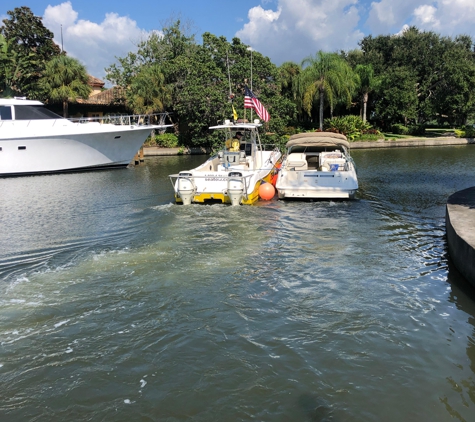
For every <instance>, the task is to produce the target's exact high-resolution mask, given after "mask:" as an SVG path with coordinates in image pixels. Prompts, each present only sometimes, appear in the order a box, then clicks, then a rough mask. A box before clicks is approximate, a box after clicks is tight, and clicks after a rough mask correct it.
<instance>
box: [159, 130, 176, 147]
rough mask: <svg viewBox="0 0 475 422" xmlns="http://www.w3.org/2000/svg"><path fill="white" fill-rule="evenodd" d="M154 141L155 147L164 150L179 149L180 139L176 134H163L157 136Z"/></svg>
mask: <svg viewBox="0 0 475 422" xmlns="http://www.w3.org/2000/svg"><path fill="white" fill-rule="evenodd" d="M153 141H154V143H155V145H157V146H159V147H162V148H176V147H178V137H177V136H176V135H175V134H174V133H162V134H160V135H155V138H154V139H153Z"/></svg>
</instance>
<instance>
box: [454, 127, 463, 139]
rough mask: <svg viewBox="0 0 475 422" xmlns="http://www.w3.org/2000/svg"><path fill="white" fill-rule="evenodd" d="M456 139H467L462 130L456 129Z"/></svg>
mask: <svg viewBox="0 0 475 422" xmlns="http://www.w3.org/2000/svg"><path fill="white" fill-rule="evenodd" d="M454 133H455V137H456V138H465V131H464V130H462V129H454Z"/></svg>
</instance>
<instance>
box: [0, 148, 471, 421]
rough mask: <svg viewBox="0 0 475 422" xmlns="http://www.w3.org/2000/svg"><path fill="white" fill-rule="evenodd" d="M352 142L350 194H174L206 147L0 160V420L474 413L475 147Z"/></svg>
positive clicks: (413, 417)
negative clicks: (215, 199)
mask: <svg viewBox="0 0 475 422" xmlns="http://www.w3.org/2000/svg"><path fill="white" fill-rule="evenodd" d="M352 155H353V157H354V159H355V162H356V164H357V166H358V170H359V172H358V177H359V181H360V191H359V194H358V198H357V199H356V200H355V201H351V202H333V201H321V202H282V201H277V200H275V201H271V202H260V203H259V204H258V205H257V206H250V207H227V206H223V205H211V206H203V205H192V206H188V207H184V206H177V205H175V204H173V190H172V187H171V183H170V182H169V180H168V177H167V175H168V174H171V173H176V172H178V171H179V170H182V169H186V168H190V167H194V166H196V165H197V164H199V163H201V162H202V161H203V160H204V157H203V156H201V157H199V156H198V157H197V156H194V157H157V158H149V159H146V162H145V164H144V165H142V166H139V167H136V168H134V169H129V170H118V171H104V172H97V173H83V174H69V175H54V176H37V177H23V178H12V179H1V180H0V195H1V201H0V227H1V237H0V397H1V400H0V420H1V421H2V422H10V421H48V422H55V421H61V422H63V421H86V420H87V421H124V422H125V421H160V422H162V421H185V420H187V421H188V420H192V421H206V422H208V421H251V420H254V421H390V422H391V421H395V422H396V421H418V422H420V421H431V422H434V421H435V422H438V421H454V420H457V421H471V420H472V421H473V420H474V418H475V294H474V289H471V288H470V287H469V286H467V285H466V284H465V283H464V281H463V280H462V279H461V278H460V276H459V275H458V273H457V272H456V270H455V269H453V268H452V266H451V264H450V262H449V261H448V258H447V252H446V241H445V221H444V217H445V204H446V200H447V197H448V196H449V195H450V194H452V193H453V192H455V191H457V190H461V189H464V188H468V187H470V186H475V171H474V164H475V147H473V146H464V147H443V148H426V149H397V150H357V151H354V152H353V154H352Z"/></svg>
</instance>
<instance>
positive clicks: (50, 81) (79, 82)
mask: <svg viewBox="0 0 475 422" xmlns="http://www.w3.org/2000/svg"><path fill="white" fill-rule="evenodd" d="M88 78H89V77H88V74H87V71H86V68H85V67H84V66H83V65H82V64H81V63H80V62H79V61H78V60H76V59H74V58H72V57H68V56H65V55H60V56H56V57H54V58H52V59H51V60H50V61H49V62H48V63H46V67H45V70H44V72H43V76H42V77H41V79H40V80H39V86H40V88H41V89H42V90H43V91H44V95H45V96H46V97H47V98H49V99H50V100H51V101H53V102H62V103H63V116H64V117H68V103H69V102H74V101H76V100H77V99H78V98H87V97H89V94H90V93H91V90H92V89H91V87H90V86H89V85H88Z"/></svg>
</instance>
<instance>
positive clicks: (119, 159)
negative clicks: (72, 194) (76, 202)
mask: <svg viewBox="0 0 475 422" xmlns="http://www.w3.org/2000/svg"><path fill="white" fill-rule="evenodd" d="M81 126H82V128H81ZM84 126H87V125H79V128H78V129H82V133H81V132H79V130H77V131H74V130H73V131H70V132H69V133H68V131H66V130H62V131H58V133H50V134H49V135H47V136H36V134H32V135H33V136H31V135H30V136H28V135H27V134H26V133H25V131H24V130H23V131H22V130H19V131H18V135H17V136H14V137H10V138H5V137H1V136H0V148H1V151H0V176H19V175H27V174H41V173H56V172H70V171H88V170H98V169H105V168H120V167H126V166H127V165H128V164H129V163H130V162H131V160H132V159H133V157H134V155H135V154H136V153H137V152H138V151H139V149H140V148H141V146H142V145H143V142H144V141H145V139H146V138H147V136H148V135H149V134H150V132H151V130H152V129H153V128H150V127H147V128H142V127H136V126H127V127H122V126H114V125H102V126H109V127H108V128H106V127H100V126H101V125H98V126H99V127H98V128H97V129H98V130H96V131H94V130H90V131H86V132H84V129H85V128H84ZM70 128H71V126H70ZM72 128H74V126H72ZM91 129H92V128H91Z"/></svg>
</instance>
